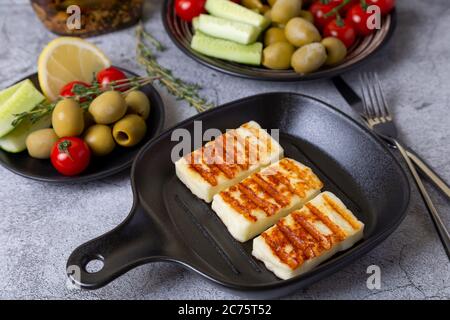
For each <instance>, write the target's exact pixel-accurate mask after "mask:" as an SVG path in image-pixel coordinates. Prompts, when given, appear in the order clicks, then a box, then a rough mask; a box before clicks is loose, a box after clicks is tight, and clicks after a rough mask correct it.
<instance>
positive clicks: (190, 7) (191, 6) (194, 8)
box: [175, 0, 206, 22]
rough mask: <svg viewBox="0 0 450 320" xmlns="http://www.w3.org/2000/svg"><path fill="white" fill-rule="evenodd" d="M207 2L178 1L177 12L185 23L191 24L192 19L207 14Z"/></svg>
mask: <svg viewBox="0 0 450 320" xmlns="http://www.w3.org/2000/svg"><path fill="white" fill-rule="evenodd" d="M205 2H206V0H176V1H175V12H176V14H177V15H178V16H179V17H180V18H181V19H183V20H184V21H187V22H191V21H192V19H194V18H195V17H197V16H199V15H200V14H201V13H205V12H206V10H205Z"/></svg>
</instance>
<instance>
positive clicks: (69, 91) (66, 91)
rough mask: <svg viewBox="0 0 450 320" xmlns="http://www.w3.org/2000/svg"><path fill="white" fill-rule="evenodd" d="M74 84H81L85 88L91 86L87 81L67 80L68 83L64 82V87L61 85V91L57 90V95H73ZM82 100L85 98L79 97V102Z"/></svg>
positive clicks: (68, 96)
mask: <svg viewBox="0 0 450 320" xmlns="http://www.w3.org/2000/svg"><path fill="white" fill-rule="evenodd" d="M75 85H77V86H83V87H85V88H90V87H91V85H90V84H89V83H86V82H83V81H72V82H69V83H68V84H66V85H65V86H64V87H62V89H61V91H60V92H59V95H60V96H61V97H64V98H70V97H73V96H75V95H76V94H75V92H73V89H74V87H75ZM84 101H86V98H81V99H80V102H84Z"/></svg>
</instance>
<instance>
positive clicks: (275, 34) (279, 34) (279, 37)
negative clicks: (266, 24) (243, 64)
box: [264, 27, 287, 47]
mask: <svg viewBox="0 0 450 320" xmlns="http://www.w3.org/2000/svg"><path fill="white" fill-rule="evenodd" d="M276 42H287V39H286V36H285V35H284V30H283V29H281V28H275V27H272V28H270V29H268V30H267V31H266V34H265V35H264V45H265V46H266V47H267V46H269V45H271V44H272V43H276Z"/></svg>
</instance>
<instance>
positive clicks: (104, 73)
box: [97, 67, 128, 91]
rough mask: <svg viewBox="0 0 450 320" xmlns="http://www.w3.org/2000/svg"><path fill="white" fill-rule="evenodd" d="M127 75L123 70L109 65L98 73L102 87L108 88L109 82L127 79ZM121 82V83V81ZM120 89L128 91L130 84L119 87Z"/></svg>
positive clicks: (98, 79)
mask: <svg viewBox="0 0 450 320" xmlns="http://www.w3.org/2000/svg"><path fill="white" fill-rule="evenodd" d="M125 79H127V76H126V75H125V73H123V72H122V71H121V70H119V69H117V68H114V67H109V68H106V69H103V70H101V71H100V72H99V73H97V81H98V83H99V84H100V85H101V87H102V88H107V87H108V86H109V84H110V83H111V82H113V81H118V80H125ZM119 84H120V83H119ZM117 90H118V91H127V90H128V86H124V87H121V88H118V89H117Z"/></svg>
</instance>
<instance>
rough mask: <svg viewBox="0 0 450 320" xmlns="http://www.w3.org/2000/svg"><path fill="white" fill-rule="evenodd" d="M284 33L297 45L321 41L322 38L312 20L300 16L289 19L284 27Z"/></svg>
mask: <svg viewBox="0 0 450 320" xmlns="http://www.w3.org/2000/svg"><path fill="white" fill-rule="evenodd" d="M284 35H285V36H286V38H287V39H288V41H289V42H290V43H292V44H293V45H294V46H296V47H301V46H304V45H305V44H309V43H312V42H319V41H320V40H321V39H322V37H321V36H320V33H319V31H318V30H317V28H316V27H315V26H314V25H313V24H312V23H311V22H309V21H307V20H305V19H303V18H300V17H296V18H293V19H291V20H289V22H288V23H287V25H286V27H285V28H284Z"/></svg>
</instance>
